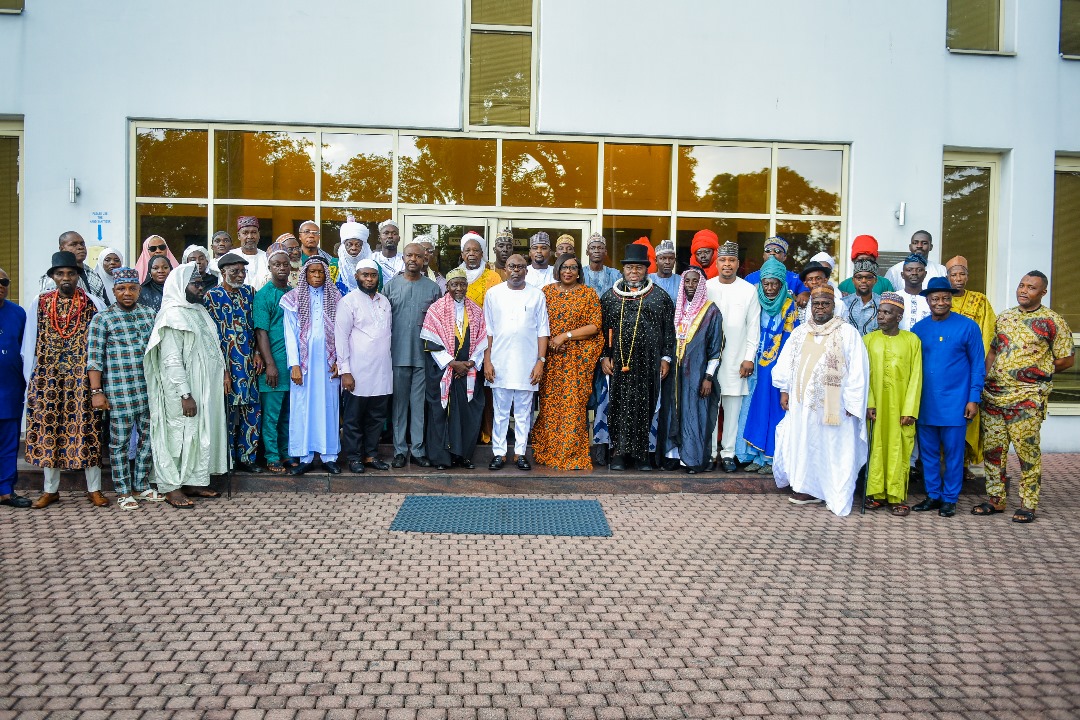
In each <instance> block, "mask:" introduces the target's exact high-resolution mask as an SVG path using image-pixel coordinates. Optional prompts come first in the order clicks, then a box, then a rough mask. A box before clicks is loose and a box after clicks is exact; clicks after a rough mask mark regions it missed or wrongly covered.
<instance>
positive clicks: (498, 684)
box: [0, 456, 1080, 719]
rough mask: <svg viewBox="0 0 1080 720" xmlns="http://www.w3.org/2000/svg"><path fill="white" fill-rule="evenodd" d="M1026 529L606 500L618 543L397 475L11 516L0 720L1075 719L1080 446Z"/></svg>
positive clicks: (1, 596) (6, 534)
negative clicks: (436, 526) (444, 505)
mask: <svg viewBox="0 0 1080 720" xmlns="http://www.w3.org/2000/svg"><path fill="white" fill-rule="evenodd" d="M1045 470H1046V473H1045V474H1046V478H1045V480H1044V487H1045V489H1044V497H1043V500H1044V508H1043V509H1042V510H1041V511H1040V517H1039V519H1038V521H1037V522H1036V523H1035V524H1034V525H1030V526H1020V525H1016V524H1013V523H1011V522H1009V520H1008V517H1007V516H1002V515H997V516H994V517H991V518H976V517H973V516H971V515H968V514H967V511H968V510H969V508H970V505H971V503H972V501H974V500H975V498H972V497H964V498H962V501H961V510H962V512H963V514H961V515H957V516H956V517H955V518H952V519H944V518H939V517H938V516H937V515H936V514H933V515H930V516H927V515H920V516H916V515H912V516H911V517H909V518H906V519H902V518H893V517H890V516H888V515H885V514H880V513H879V514H867V515H866V516H865V517H859V516H858V515H852V516H851V517H848V518H836V517H834V516H832V515H831V514H830V513H828V512H827V511H826V510H824V509H823V508H820V507H810V508H797V507H794V506H792V505H790V504H788V503H786V502H785V501H784V499H783V498H782V497H780V496H775V495H773V496H768V495H757V496H750V495H718V496H709V495H607V496H603V497H601V503H602V504H603V506H604V509H605V511H606V513H607V515H608V519H609V522H610V523H611V526H612V529H613V531H614V533H615V535H614V537H612V538H538V537H493V536H484V537H480V536H461V535H457V536H447V535H415V534H403V533H390V532H388V531H387V527H388V526H389V523H390V521H391V519H392V517H393V515H394V513H395V511H396V509H397V507H398V505H399V503H400V501H401V498H402V496H400V495H358V494H356V495H338V496H334V495H318V496H313V495H296V494H284V493H282V494H246V495H242V496H239V497H238V498H237V499H234V500H232V501H228V500H224V499H223V500H214V501H203V502H200V503H199V506H198V507H197V508H196V509H195V510H194V511H191V512H181V511H178V510H174V509H171V508H167V507H160V506H158V507H150V508H144V509H141V510H139V511H137V512H128V513H125V512H123V511H121V510H119V509H117V508H115V507H111V508H103V509H95V508H93V507H90V506H89V505H88V504H86V503H85V501H83V500H82V499H81V497H77V496H75V495H74V494H68V495H66V496H65V497H64V500H63V502H62V503H61V504H60V505H58V506H54V507H52V508H49V509H47V510H43V511H13V510H9V509H7V508H0V511H2V512H0V547H2V548H3V552H2V557H0V588H2V589H0V602H2V604H0V632H2V633H3V635H2V639H0V718H15V717H18V718H20V719H22V718H26V719H30V718H37V717H49V718H65V717H76V716H78V717H81V718H99V717H100V718H104V717H112V718H123V717H154V718H156V717H176V718H181V717H190V718H219V717H230V718H231V717H235V718H267V719H269V718H308V717H311V718H316V717H318V718H322V717H348V718H353V717H361V718H367V717H373V718H507V719H513V718H529V719H533V718H536V719H542V718H560V719H561V718H654V717H655V718H669V717H679V718H681V717H727V716H742V717H751V716H766V715H771V716H792V717H803V718H806V717H827V716H845V717H849V716H861V717H866V718H870V717H895V718H918V717H939V718H950V717H969V718H977V717H995V718H1005V717H1015V718H1025V719H1027V718H1044V717H1045V718H1075V717H1077V716H1078V713H1080V602H1078V598H1080V571H1078V569H1077V562H1076V558H1077V557H1078V556H1080V533H1078V532H1077V530H1078V528H1080V498H1078V496H1077V491H1078V490H1080V456H1054V457H1048V458H1047V461H1046V464H1045Z"/></svg>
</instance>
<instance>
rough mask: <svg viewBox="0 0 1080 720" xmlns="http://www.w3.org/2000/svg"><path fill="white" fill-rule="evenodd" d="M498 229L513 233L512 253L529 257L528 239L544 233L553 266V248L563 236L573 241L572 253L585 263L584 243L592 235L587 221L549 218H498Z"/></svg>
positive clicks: (590, 226) (590, 224) (590, 223)
mask: <svg viewBox="0 0 1080 720" xmlns="http://www.w3.org/2000/svg"><path fill="white" fill-rule="evenodd" d="M498 227H499V229H500V230H503V229H507V228H508V229H509V230H510V231H511V232H513V233H514V252H516V253H520V254H521V255H524V256H525V258H526V259H528V257H529V238H531V237H532V236H533V235H535V234H536V233H538V232H541V231H542V232H546V233H547V234H548V237H550V238H551V260H550V262H551V263H552V264H554V262H555V258H556V257H557V255H556V254H555V246H556V245H557V244H558V240H559V238H560V237H561V236H563V235H569V236H570V237H572V238H573V239H574V251H575V252H576V253H577V256H578V259H579V260H582V261H583V262H587V258H586V255H585V250H586V248H585V243H586V242H587V241H588V239H589V236H590V235H592V221H591V220H588V219H581V218H573V219H569V218H567V219H562V218H556V219H550V218H525V217H516V218H506V217H504V218H500V219H499V224H498Z"/></svg>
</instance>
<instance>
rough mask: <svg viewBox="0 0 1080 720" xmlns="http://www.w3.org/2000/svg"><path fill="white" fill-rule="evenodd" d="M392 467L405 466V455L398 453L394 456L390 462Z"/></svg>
mask: <svg viewBox="0 0 1080 720" xmlns="http://www.w3.org/2000/svg"><path fill="white" fill-rule="evenodd" d="M390 464H391V465H392V466H393V467H396V468H403V467H405V456H404V455H402V454H401V453H398V454H397V455H395V456H394V462H392V463H390Z"/></svg>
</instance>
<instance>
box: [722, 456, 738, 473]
mask: <svg viewBox="0 0 1080 720" xmlns="http://www.w3.org/2000/svg"><path fill="white" fill-rule="evenodd" d="M720 467H722V468H723V469H724V472H726V473H733V472H735V471H736V470H738V469H739V464H738V463H737V462H735V458H721V459H720Z"/></svg>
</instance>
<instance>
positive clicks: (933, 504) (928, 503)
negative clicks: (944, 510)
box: [911, 498, 955, 512]
mask: <svg viewBox="0 0 1080 720" xmlns="http://www.w3.org/2000/svg"><path fill="white" fill-rule="evenodd" d="M942 505H944V503H943V502H941V501H940V500H932V499H930V498H926V499H925V500H923V501H922V502H921V503H919V504H918V505H912V506H911V509H912V510H914V511H915V512H926V511H927V510H938V509H940V508H941V506H942ZM953 509H954V511H955V507H954V508H953Z"/></svg>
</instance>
